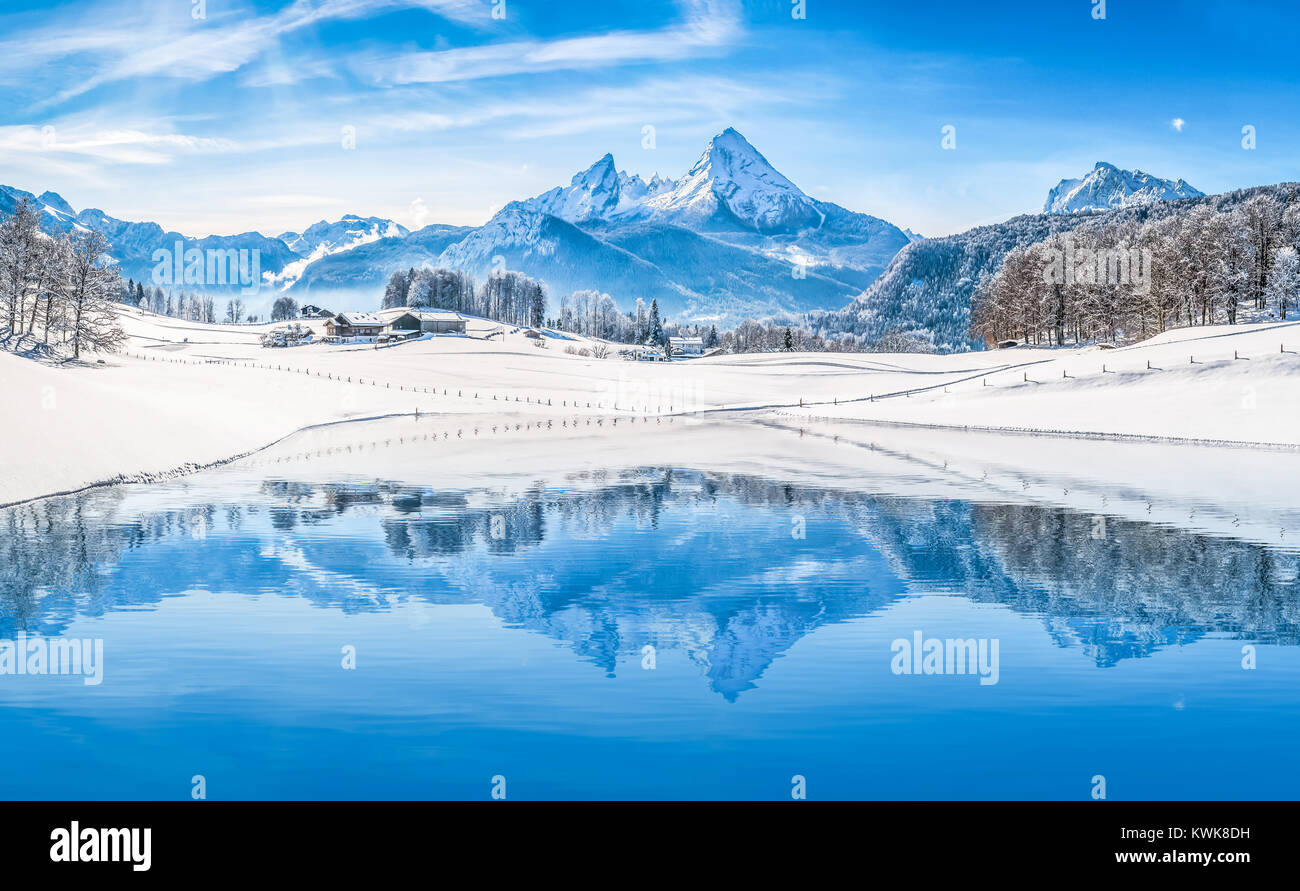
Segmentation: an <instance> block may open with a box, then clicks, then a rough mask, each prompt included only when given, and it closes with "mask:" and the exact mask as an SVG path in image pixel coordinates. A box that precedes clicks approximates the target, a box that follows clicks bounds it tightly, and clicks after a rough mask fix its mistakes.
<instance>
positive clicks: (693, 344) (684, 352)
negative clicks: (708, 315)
mask: <svg viewBox="0 0 1300 891" xmlns="http://www.w3.org/2000/svg"><path fill="white" fill-rule="evenodd" d="M668 342H669V343H670V344H672V347H673V352H674V353H676V354H677V355H679V356H702V355H704V339H703V338H700V337H670V338H668Z"/></svg>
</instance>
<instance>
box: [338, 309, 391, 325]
mask: <svg viewBox="0 0 1300 891" xmlns="http://www.w3.org/2000/svg"><path fill="white" fill-rule="evenodd" d="M335 318H337V319H342V320H343V323H344V324H345V325H354V326H355V325H382V324H384V320H383V319H382V318H380V317H379V315H378V314H377V313H373V312H341V313H339V314H338V315H337V316H335Z"/></svg>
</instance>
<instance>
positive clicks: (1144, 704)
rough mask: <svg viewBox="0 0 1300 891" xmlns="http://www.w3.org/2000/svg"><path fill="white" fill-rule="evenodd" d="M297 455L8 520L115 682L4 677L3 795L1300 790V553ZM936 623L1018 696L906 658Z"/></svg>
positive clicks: (697, 477)
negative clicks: (498, 781) (381, 469)
mask: <svg viewBox="0 0 1300 891" xmlns="http://www.w3.org/2000/svg"><path fill="white" fill-rule="evenodd" d="M264 473H265V471H254V470H250V469H242V470H241V469H235V468H227V469H225V470H222V471H214V472H210V473H205V474H201V475H198V476H195V477H192V478H189V479H186V480H182V481H178V482H175V483H170V484H165V485H155V486H131V487H122V488H117V489H104V490H98V491H94V492H90V493H87V494H85V495H82V496H78V497H70V498H60V499H51V500H47V501H43V502H39V503H36V504H32V505H27V506H22V507H18V508H10V509H7V510H4V511H0V551H2V553H0V558H2V560H3V570H0V573H2V574H0V607H2V613H0V637H3V638H8V639H14V638H16V636H17V635H18V634H19V632H25V633H26V634H28V635H33V636H34V635H43V636H48V637H62V638H99V639H102V640H103V642H104V644H103V646H104V665H103V671H104V673H103V683H102V684H99V685H98V686H87V685H85V684H84V683H83V682H82V679H81V678H79V677H68V676H61V677H52V676H30V675H27V676H16V675H6V676H0V704H3V706H4V708H3V711H2V712H0V764H3V765H4V766H3V767H0V795H2V796H3V797H7V798H42V799H44V798H54V799H63V798H92V799H93V798H128V799H136V798H141V799H153V798H158V799H183V798H188V797H190V790H191V781H192V778H193V777H195V776H202V777H204V778H205V781H206V788H207V795H208V797H209V798H212V799H235V798H253V799H257V798H307V799H315V798H321V799H354V798H367V799H371V798H373V799H390V798H416V799H423V798H457V799H460V798H465V799H485V798H488V797H489V796H490V793H491V791H492V784H493V778H494V777H498V776H500V777H504V778H505V785H506V793H507V795H508V797H509V798H511V799H519V800H523V799H543V798H772V799H782V798H785V799H788V798H789V797H790V792H791V786H792V777H794V776H795V775H800V776H803V777H805V778H806V784H807V794H808V797H809V798H814V799H829V798H869V799H877V798H885V799H889V798H959V799H961V798H980V799H989V798H992V799H996V798H1064V799H1083V798H1087V797H1088V796H1089V794H1090V791H1091V789H1092V785H1091V781H1092V777H1094V776H1095V775H1098V774H1100V775H1104V776H1105V777H1106V783H1107V792H1108V795H1109V797H1110V798H1112V799H1139V798H1194V799H1204V798H1295V797H1298V796H1300V773H1298V772H1297V771H1296V770H1295V769H1294V765H1295V763H1296V762H1295V759H1296V756H1297V754H1300V742H1298V741H1300V697H1298V696H1297V693H1296V690H1297V687H1296V682H1297V678H1300V647H1297V646H1296V644H1297V639H1298V638H1297V626H1298V620H1300V608H1298V607H1300V582H1297V570H1298V568H1300V557H1298V555H1297V553H1296V551H1294V550H1288V549H1282V548H1272V547H1266V546H1263V545H1259V544H1254V543H1250V542H1246V541H1239V540H1234V539H1231V538H1226V537H1211V536H1206V535H1201V534H1195V533H1192V532H1187V531H1182V530H1179V529H1174V528H1169V527H1165V526H1159V525H1154V524H1144V523H1139V522H1133V521H1124V520H1120V519H1112V520H1111V521H1110V522H1109V523H1108V525H1107V530H1106V535H1105V536H1104V537H1102V538H1098V537H1097V536H1096V535H1095V534H1094V533H1095V529H1094V526H1093V518H1092V517H1090V516H1087V515H1082V514H1074V513H1071V512H1069V511H1067V510H1063V509H1058V508H1051V507H1035V506H1025V505H1008V504H977V503H970V502H966V501H959V500H940V501H935V500H920V499H909V498H901V497H894V496H885V495H878V494H873V493H871V492H844V491H833V490H824V491H823V490H814V489H808V488H806V487H805V488H800V487H792V486H789V485H786V484H784V483H783V482H781V481H779V480H764V479H757V478H752V477H737V476H727V475H717V474H709V473H700V472H695V471H692V470H690V469H683V468H633V469H628V470H625V471H618V472H611V473H609V474H607V475H606V476H604V477H603V478H600V479H591V478H584V479H556V480H550V481H547V482H545V483H542V484H539V485H538V486H537V487H536V488H534V489H532V490H530V491H526V492H522V493H521V492H518V491H507V490H505V489H503V488H493V487H491V486H485V487H484V488H481V489H476V490H473V491H458V490H455V489H445V488H440V487H439V485H438V480H437V474H436V472H433V471H431V472H430V481H429V484H428V485H420V486H415V485H410V484H395V483H387V482H384V481H382V480H375V479H365V478H353V479H348V480H345V481H337V480H335V481H321V482H319V483H309V482H298V481H295V482H289V481H285V480H282V479H276V478H275V477H274V476H265V475H263V474H264ZM918 631H919V632H921V633H922V634H923V636H924V637H927V638H928V637H937V638H962V639H967V638H975V639H985V640H990V641H992V640H996V641H997V642H998V646H999V664H998V665H999V673H998V679H997V683H996V684H986V685H981V684H980V683H979V679H978V677H976V676H974V675H971V674H965V675H955V674H916V675H900V674H896V673H895V672H894V671H893V670H891V661H892V659H893V652H892V649H891V648H892V645H893V642H894V641H895V640H899V639H907V640H911V639H912V638H913V635H914V633H916V632H918ZM1246 645H1253V646H1254V647H1255V648H1256V654H1257V655H1256V659H1257V667H1256V668H1255V669H1253V670H1246V669H1243V667H1242V659H1243V655H1242V648H1243V646H1246ZM647 647H651V648H653V651H652V653H653V660H651V659H650V658H649V657H648V656H647V655H646V654H647V652H651V651H647V650H646V648H647ZM344 648H354V652H355V668H351V669H348V668H344V667H343V664H342V663H343V661H344V658H345V656H344Z"/></svg>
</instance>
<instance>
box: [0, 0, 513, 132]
mask: <svg viewBox="0 0 1300 891" xmlns="http://www.w3.org/2000/svg"><path fill="white" fill-rule="evenodd" d="M397 9H424V10H426V11H429V12H432V13H435V14H437V15H439V16H441V17H442V18H445V19H447V20H449V21H453V22H456V23H458V24H462V25H475V24H479V25H481V24H485V23H486V22H487V21H488V20H490V16H489V15H488V13H487V12H486V11H485V7H484V6H483V5H482V4H481V3H479V2H476V0H294V2H293V3H290V4H289V5H288V6H286V7H284V8H283V9H281V10H279V11H278V12H274V13H270V14H266V15H258V14H256V13H255V12H254V11H253V10H252V9H251V8H246V7H244V8H226V9H220V8H218V7H216V6H215V4H214V5H212V6H210V7H209V6H205V7H204V15H205V17H204V18H201V19H195V18H194V17H193V16H192V15H191V9H190V8H189V7H188V6H186V5H183V4H174V5H173V6H172V7H171V8H170V9H169V10H162V11H160V10H159V9H157V8H153V9H141V8H139V7H137V6H135V5H134V4H131V5H126V6H118V5H111V4H102V5H99V6H95V7H92V8H90V9H88V10H85V11H83V12H81V13H79V14H78V18H77V19H76V21H80V22H82V23H83V24H81V26H80V27H79V28H75V27H74V28H72V29H69V27H68V26H67V20H66V19H60V21H59V24H58V25H55V26H46V27H40V28H33V29H27V30H22V29H21V28H19V29H17V30H15V31H14V32H13V33H12V36H11V37H10V38H9V39H8V40H5V41H0V78H7V77H9V76H12V75H15V74H16V75H19V76H23V75H25V74H29V73H30V72H31V71H32V70H34V68H35V67H36V66H41V65H48V64H50V63H55V62H60V61H64V60H67V61H69V62H72V63H75V64H73V65H70V66H69V69H70V70H76V71H77V76H76V77H75V78H71V79H70V80H71V82H70V83H68V84H67V85H66V86H63V87H62V89H57V90H55V91H54V92H52V93H51V95H50V96H48V97H47V98H46V99H44V100H43V101H41V102H39V103H37V107H38V108H43V107H49V106H55V105H58V104H60V103H63V102H66V101H68V100H70V99H73V98H75V97H77V96H80V95H82V94H84V93H87V92H89V91H91V90H94V89H96V88H98V87H102V86H105V85H108V84H113V83H117V82H121V81H129V80H132V79H136V78H142V77H151V76H160V77H173V78H182V79H187V80H197V81H203V80H207V79H209V78H211V77H214V76H217V75H221V74H227V73H230V72H233V71H238V70H239V69H241V68H243V67H244V66H246V65H248V64H249V63H250V62H252V61H254V60H255V59H258V58H259V57H261V56H263V55H265V54H267V53H269V52H270V51H272V50H275V49H276V48H278V47H279V45H280V43H281V40H282V38H284V37H286V36H288V35H290V34H292V33H294V32H297V31H301V30H304V29H307V28H310V27H312V26H315V25H320V24H323V23H326V22H330V21H337V20H347V19H362V18H368V17H371V16H375V15H378V14H380V13H384V12H390V11H393V10H397Z"/></svg>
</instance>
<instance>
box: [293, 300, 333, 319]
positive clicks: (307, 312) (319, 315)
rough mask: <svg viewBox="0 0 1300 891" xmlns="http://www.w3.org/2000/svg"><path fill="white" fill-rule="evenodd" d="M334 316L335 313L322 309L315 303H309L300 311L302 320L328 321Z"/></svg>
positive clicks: (299, 315) (299, 314)
mask: <svg viewBox="0 0 1300 891" xmlns="http://www.w3.org/2000/svg"><path fill="white" fill-rule="evenodd" d="M333 315H334V313H332V312H330V311H329V310H328V309H321V308H320V307H319V306H316V305H315V304H313V303H308V304H307V305H306V306H303V307H300V308H299V309H298V318H300V319H328V318H330V317H332V316H333Z"/></svg>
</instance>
